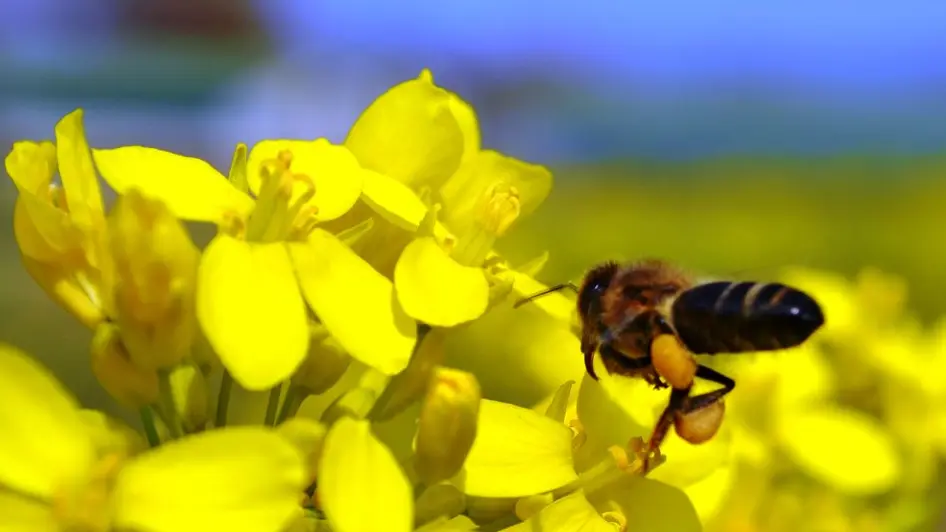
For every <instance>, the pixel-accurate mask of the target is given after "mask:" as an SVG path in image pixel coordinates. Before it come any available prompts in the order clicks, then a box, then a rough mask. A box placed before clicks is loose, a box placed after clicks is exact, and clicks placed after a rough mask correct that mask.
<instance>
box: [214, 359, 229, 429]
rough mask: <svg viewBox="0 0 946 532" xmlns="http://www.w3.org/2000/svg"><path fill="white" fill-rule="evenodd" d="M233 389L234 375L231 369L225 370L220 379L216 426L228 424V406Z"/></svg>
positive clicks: (215, 418)
mask: <svg viewBox="0 0 946 532" xmlns="http://www.w3.org/2000/svg"><path fill="white" fill-rule="evenodd" d="M232 389H233V377H232V376H231V375H230V372H229V371H227V370H223V377H221V379H220V393H219V394H218V395H217V414H216V416H215V417H214V426H215V427H216V428H220V427H225V426H226V425H227V408H229V406H230V390H232Z"/></svg>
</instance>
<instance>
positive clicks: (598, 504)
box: [450, 382, 700, 531]
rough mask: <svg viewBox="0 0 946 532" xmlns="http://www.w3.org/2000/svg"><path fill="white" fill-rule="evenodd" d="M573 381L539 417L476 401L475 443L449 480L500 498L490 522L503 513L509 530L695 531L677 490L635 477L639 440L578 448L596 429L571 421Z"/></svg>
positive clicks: (470, 492) (478, 495)
mask: <svg viewBox="0 0 946 532" xmlns="http://www.w3.org/2000/svg"><path fill="white" fill-rule="evenodd" d="M573 384H574V383H572V382H568V383H566V384H564V385H563V386H562V387H561V388H560V389H559V391H558V392H557V394H556V395H557V398H556V399H555V400H553V401H551V403H550V404H549V405H548V407H546V409H545V411H544V413H543V412H539V411H536V410H530V409H526V408H522V407H518V406H514V405H510V404H506V403H501V402H498V401H491V400H487V399H484V400H483V401H482V402H481V405H480V414H479V421H478V425H477V437H476V440H475V441H474V443H473V447H472V449H471V450H470V453H469V456H468V457H467V459H466V461H465V463H464V466H463V469H462V470H461V472H460V473H459V474H458V475H457V476H456V477H454V478H453V479H451V481H450V482H451V483H453V484H454V485H455V486H457V487H458V488H459V489H460V490H461V491H462V492H463V493H465V494H466V495H467V497H472V498H474V499H479V500H480V504H482V501H483V500H492V501H494V502H496V503H499V502H500V501H508V502H507V503H505V504H504V505H501V506H499V508H504V509H505V511H500V512H499V513H498V514H494V515H493V519H496V518H497V517H496V515H503V514H504V513H507V512H508V513H514V514H515V515H516V516H518V517H519V519H521V520H523V523H522V524H519V525H514V526H513V527H512V528H509V530H530V529H532V528H529V527H536V526H537V527H540V528H539V529H540V530H556V531H558V530H562V531H567V530H584V529H585V528H584V527H588V528H590V529H593V530H594V529H598V528H600V527H602V526H612V525H609V524H608V523H614V524H616V525H618V527H619V529H621V530H679V531H685V530H700V522H699V519H698V518H697V514H696V512H695V510H694V508H693V506H692V504H691V503H690V501H689V500H688V499H687V497H686V495H685V494H684V493H683V492H682V491H680V490H678V489H675V488H673V487H672V486H669V485H667V484H664V483H662V482H659V481H656V480H651V479H649V478H645V477H644V476H643V474H642V473H643V470H642V468H643V466H644V462H643V459H644V458H645V456H644V454H642V447H643V441H642V440H641V439H640V438H631V439H629V440H625V442H624V443H623V445H626V447H622V446H619V445H611V446H609V447H608V448H606V449H600V448H595V449H590V448H587V447H586V445H588V443H589V442H592V440H593V439H594V438H599V436H598V435H596V434H594V432H592V431H593V430H598V429H600V428H601V427H594V428H592V427H588V426H586V425H585V424H584V423H583V422H582V421H581V420H580V419H579V418H577V417H575V416H576V410H575V405H574V403H573V402H572V400H571V399H570V395H571V388H572V385H573ZM577 401H578V403H580V402H581V401H582V398H581V397H579V398H578V399H577ZM569 403H571V404H572V406H571V407H570V408H569V407H568V406H567V405H569ZM566 420H568V421H567V423H566ZM618 422H619V421H618ZM599 439H600V438H599ZM628 442H630V443H628ZM661 467H664V466H663V465H659V467H657V469H656V470H654V473H656V472H657V471H659V470H660V468H661ZM470 504H475V503H474V502H471V503H470Z"/></svg>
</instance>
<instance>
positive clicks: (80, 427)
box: [0, 344, 94, 499]
mask: <svg viewBox="0 0 946 532" xmlns="http://www.w3.org/2000/svg"><path fill="white" fill-rule="evenodd" d="M0 405H2V407H0V427H3V437H2V438H0V485H2V486H4V487H6V488H8V489H12V490H14V491H17V492H19V493H21V494H25V495H31V496H34V497H38V498H43V499H49V498H51V497H52V496H53V495H54V494H55V492H56V490H57V489H59V488H62V487H63V486H64V484H65V483H67V482H70V481H74V480H76V479H80V478H81V477H82V475H83V474H84V473H85V472H86V470H87V469H88V468H89V467H91V464H92V461H93V459H94V455H93V448H92V439H91V437H90V436H89V434H88V431H87V429H86V425H85V422H84V421H83V419H82V417H81V416H80V415H79V410H78V406H77V405H76V402H75V400H74V399H73V398H72V396H70V395H69V393H68V392H67V391H66V390H65V389H64V388H63V387H62V385H61V384H60V383H59V382H58V381H56V379H55V378H54V377H53V376H52V375H51V374H50V373H49V371H48V370H47V369H46V368H44V367H43V366H41V365H40V364H39V363H38V362H36V361H35V360H34V359H32V358H30V357H29V356H28V355H27V354H25V353H23V352H22V351H20V350H18V349H16V348H14V347H11V346H5V345H2V344H0Z"/></svg>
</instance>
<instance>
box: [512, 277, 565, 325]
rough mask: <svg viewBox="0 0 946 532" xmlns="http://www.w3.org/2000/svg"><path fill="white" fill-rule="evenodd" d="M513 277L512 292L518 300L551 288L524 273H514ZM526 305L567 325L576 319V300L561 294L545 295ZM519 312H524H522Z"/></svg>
mask: <svg viewBox="0 0 946 532" xmlns="http://www.w3.org/2000/svg"><path fill="white" fill-rule="evenodd" d="M512 277H513V285H512V290H513V292H514V293H515V294H516V296H517V297H518V298H527V297H529V296H531V295H533V294H538V293H539V292H543V291H545V290H547V289H548V288H549V286H548V285H545V284H542V283H540V282H539V281H536V280H535V279H533V278H532V277H531V276H529V275H526V274H524V273H520V272H513V273H512ZM526 304H527V305H529V306H535V307H536V308H538V309H541V310H542V311H543V312H546V313H548V314H549V316H551V317H553V318H555V319H557V320H559V321H562V322H565V323H568V322H571V321H572V319H573V318H574V317H575V302H574V299H569V298H568V297H566V296H565V295H564V294H563V293H561V292H554V293H551V294H547V295H544V296H542V297H539V298H536V299H533V300H532V301H530V302H528V303H526ZM519 312H523V311H522V310H520V311H519Z"/></svg>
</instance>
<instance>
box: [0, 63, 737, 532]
mask: <svg viewBox="0 0 946 532" xmlns="http://www.w3.org/2000/svg"><path fill="white" fill-rule="evenodd" d="M6 169H7V173H8V174H9V176H10V177H11V178H12V180H13V182H14V183H15V185H16V187H17V190H18V196H17V201H16V206H15V215H14V224H13V230H14V233H15V236H16V240H17V243H18V245H19V248H20V251H21V255H22V260H23V264H24V266H25V268H26V269H27V271H28V272H29V273H30V275H31V276H32V277H33V279H35V281H36V282H37V283H38V284H39V285H40V286H41V287H42V288H43V289H44V290H45V291H46V292H47V293H48V294H49V296H50V297H52V298H53V299H54V300H55V301H56V302H58V303H59V304H60V305H61V306H62V307H63V308H64V309H66V310H67V311H68V312H70V313H71V314H72V315H74V316H75V317H76V318H77V319H78V320H79V321H80V322H81V323H83V324H84V325H85V326H87V327H88V328H89V330H90V333H91V337H92V339H91V342H90V366H91V368H92V370H93V372H94V374H95V375H96V377H97V378H98V380H99V381H100V383H101V384H102V386H103V387H104V388H105V389H106V390H107V391H108V392H109V393H110V394H111V395H112V396H113V397H114V398H115V399H116V400H117V401H118V402H120V403H121V404H123V405H124V406H126V407H128V408H131V409H134V410H137V411H138V412H139V414H140V416H141V422H142V428H143V432H142V434H141V435H139V434H138V433H137V432H136V431H134V430H131V429H130V428H129V427H127V426H124V425H123V424H121V423H120V422H118V421H116V420H113V419H110V418H108V417H105V416H104V415H102V414H101V413H98V412H95V411H92V410H83V409H81V408H80V407H79V406H78V404H77V402H76V400H75V399H74V398H73V397H72V396H71V395H70V393H69V392H68V391H66V390H64V389H62V387H61V385H60V384H59V383H58V382H57V381H56V379H55V378H53V377H52V375H51V374H50V372H49V371H48V370H46V369H45V368H43V367H41V366H39V365H38V364H37V363H36V362H34V361H33V360H32V359H31V358H30V357H29V356H28V355H26V354H25V353H23V352H21V351H19V350H17V349H16V348H13V347H10V346H5V347H2V348H0V402H2V404H3V406H2V407H0V422H2V426H3V428H4V438H3V439H2V442H0V524H2V525H3V528H4V529H7V528H12V529H15V530H36V531H40V530H42V531H49V530H62V531H75V530H81V531H83V532H105V531H112V530H122V531H127V530H131V531H140V532H172V531H174V532H187V531H210V530H228V531H247V532H257V531H260V532H262V531H274V532H280V531H300V532H301V531H305V530H335V531H337V532H377V531H391V532H398V531H404V532H407V531H411V530H424V531H428V532H434V531H437V530H444V531H446V530H472V529H475V528H476V527H477V526H488V527H489V528H491V529H496V530H501V529H507V530H545V531H565V532H567V531H572V530H575V531H577V530H589V529H593V530H613V529H615V528H618V529H620V530H656V529H670V530H676V531H687V530H698V529H699V528H700V526H701V525H700V520H699V517H698V516H700V515H703V512H702V511H701V510H700V508H699V507H694V505H693V504H692V503H691V500H690V499H691V498H692V495H691V496H688V494H689V491H692V490H698V489H703V490H704V491H705V490H707V489H712V488H707V487H706V484H705V483H706V482H707V481H714V480H713V479H714V478H716V476H714V475H715V472H716V471H717V470H718V469H719V468H720V467H721V465H722V464H723V461H724V460H725V459H727V457H728V456H729V452H728V448H729V438H728V436H727V435H726V434H722V435H720V436H719V437H717V438H716V439H715V440H714V443H709V444H705V445H701V446H692V445H688V444H686V443H685V442H683V441H682V440H680V439H679V438H678V439H673V438H670V439H669V440H668V443H667V445H666V447H665V450H666V453H667V454H668V455H669V456H670V458H669V459H668V460H667V461H666V463H664V464H662V465H660V466H659V467H658V468H657V469H656V470H655V471H654V472H653V474H649V475H647V477H646V478H645V476H644V474H642V470H643V468H642V464H643V461H644V460H643V457H642V456H641V453H640V448H641V445H640V437H641V436H643V435H645V434H646V432H647V431H648V430H649V428H650V426H652V424H653V421H654V419H655V417H656V412H657V411H658V409H659V408H660V406H661V405H660V401H661V400H662V399H663V398H662V397H661V396H659V395H658V394H652V393H648V392H649V390H646V389H645V388H643V387H640V386H637V383H632V382H631V383H628V382H623V381H621V380H617V379H603V381H602V383H600V384H599V383H597V382H595V381H593V380H590V379H587V378H585V379H583V380H582V381H581V384H580V386H579V390H578V392H577V393H572V388H573V387H574V385H575V383H576V382H577V380H578V379H579V378H581V375H582V374H583V370H582V368H581V366H580V364H581V363H580V358H579V357H577V356H576V355H575V353H577V352H578V349H577V340H576V338H575V337H574V335H573V334H572V332H571V330H570V323H569V322H570V320H571V317H572V306H573V304H572V303H571V302H569V301H568V300H567V299H566V298H565V297H564V296H556V297H550V298H548V299H546V300H543V301H542V302H541V303H540V304H538V305H536V308H534V309H531V310H524V311H522V312H521V313H520V314H519V316H520V317H519V318H512V319H510V314H509V312H510V311H511V302H512V300H513V299H514V298H515V297H516V295H517V294H524V293H530V292H532V291H533V290H535V289H536V288H537V287H541V285H540V283H538V282H536V281H535V280H534V279H533V278H532V276H533V275H534V274H535V273H536V272H538V270H539V269H540V268H541V266H542V264H543V263H544V261H545V257H544V256H542V257H539V258H537V259H535V260H532V261H529V262H527V263H526V264H523V265H519V266H518V267H514V266H512V265H511V264H509V262H508V261H507V260H506V259H505V258H504V257H503V256H502V255H501V254H499V253H497V252H496V251H495V250H494V246H495V243H496V241H497V240H498V239H499V238H501V237H502V236H503V234H504V233H506V231H508V230H509V229H510V228H511V227H513V226H514V225H515V224H516V223H517V221H519V220H520V219H521V218H522V217H524V216H527V215H528V214H530V213H531V212H533V211H534V210H535V209H536V208H537V207H538V206H539V205H540V204H541V203H542V202H543V200H544V199H545V198H546V197H547V196H548V194H549V193H550V191H551V186H552V177H551V174H550V173H549V171H548V170H546V169H545V168H543V167H541V166H538V165H534V164H530V163H526V162H523V161H520V160H517V159H514V158H511V157H508V156H506V155H503V154H501V153H498V152H496V151H492V150H488V149H484V148H483V147H482V146H481V143H480V135H479V130H478V126H477V119H476V115H475V113H474V112H473V110H472V108H471V107H470V106H469V105H468V104H467V103H466V102H464V101H463V100H462V99H461V98H460V97H459V96H457V95H456V94H454V93H451V92H449V91H447V90H445V89H443V88H441V87H439V86H437V85H436V84H435V83H434V81H433V77H432V75H431V74H430V72H428V71H424V72H422V73H421V74H420V76H418V77H417V78H416V79H411V80H408V81H405V82H403V83H401V84H399V85H396V86H394V87H392V88H390V89H389V90H388V91H386V92H385V93H384V94H382V95H381V96H380V97H379V98H377V99H376V100H375V101H374V102H373V103H372V104H371V105H370V106H369V107H368V108H367V109H366V110H365V111H364V113H362V115H361V116H360V117H359V118H358V120H357V121H356V122H355V124H354V125H353V126H352V128H351V130H350V131H349V134H348V136H347V138H346V139H345V140H344V142H342V143H340V144H337V143H332V142H330V141H328V140H326V139H324V138H317V139H315V140H306V139H270V140H264V141H262V142H259V143H257V144H255V145H253V146H246V145H242V144H241V145H238V146H237V147H236V148H235V150H234V154H233V159H232V163H231V165H230V168H229V169H228V172H227V173H226V174H224V173H221V172H219V171H218V170H216V169H215V168H213V167H212V166H211V165H210V164H208V163H207V162H205V161H202V160H200V159H197V158H194V157H189V156H185V155H181V154H175V153H170V152H167V151H162V150H159V149H154V148H148V147H142V146H121V147H117V148H108V149H106V148H92V147H90V146H89V143H88V141H87V139H86V135H85V131H84V126H83V113H82V111H81V110H76V111H74V112H72V113H70V114H68V115H67V116H65V117H64V118H63V119H62V120H61V121H60V122H59V123H58V124H57V125H56V128H55V141H54V142H53V141H38V142H37V141H21V142H17V143H16V144H15V145H14V147H13V149H12V151H11V152H10V154H9V155H8V156H7V158H6ZM100 178H101V179H102V180H104V182H105V183H106V184H107V185H108V187H110V188H111V189H112V190H113V191H114V192H115V193H116V195H117V199H116V201H115V202H114V204H112V205H110V206H109V208H108V209H106V206H105V202H104V201H103V199H102V192H101V188H102V187H101V184H100V181H99V180H100ZM188 222H198V223H209V224H213V226H214V227H215V228H216V233H215V235H214V236H213V238H212V239H211V241H210V242H209V243H208V244H207V245H206V246H198V245H196V244H195V242H194V240H193V239H192V237H191V234H190V233H189V231H188V226H187V225H185V224H186V223H188ZM566 309H567V310H566ZM497 319H498V320H501V321H503V322H505V323H507V324H508V325H509V326H515V327H520V326H521V329H520V330H521V331H525V332H528V331H529V330H531V329H533V328H534V324H530V320H532V321H534V320H540V321H541V320H545V321H543V323H546V324H554V325H550V327H551V328H552V329H554V330H555V331H557V332H556V334H555V335H552V338H555V339H557V340H553V341H555V342H557V343H556V345H555V348H554V349H551V350H549V354H550V355H552V356H551V357H550V358H549V360H548V364H549V365H550V366H551V367H554V368H559V369H555V370H554V371H556V372H557V373H555V374H554V376H552V377H549V376H548V375H547V376H546V377H545V378H543V379H540V380H542V381H549V379H550V378H551V379H552V380H554V381H555V386H552V387H540V388H542V391H543V393H545V392H551V393H549V395H548V398H547V399H546V400H545V401H543V402H542V403H541V404H539V405H525V406H522V405H516V404H511V403H510V402H503V401H500V400H498V399H487V398H486V396H488V395H489V394H488V393H487V388H485V386H486V385H488V383H487V382H482V376H481V375H479V374H475V373H472V372H470V371H463V370H461V369H457V365H455V364H453V363H452V362H451V361H452V360H456V359H457V357H460V358H462V357H476V356H477V354H476V353H472V354H471V353H470V352H469V351H468V350H467V351H463V350H456V349H453V348H452V347H451V346H455V345H457V344H458V343H460V344H464V343H466V340H467V339H468V338H469V337H470V335H473V336H476V335H481V334H483V332H482V331H481V330H480V329H478V327H479V326H481V324H484V323H486V324H488V323H490V320H492V321H493V322H495V320H497ZM478 331H479V332H478ZM489 334H491V335H493V334H494V333H489ZM498 336H502V335H498ZM543 341H545V340H543ZM559 354H561V357H559ZM571 361H575V362H576V363H577V364H578V365H575V364H572V362H571ZM560 362H561V364H560ZM460 365H462V364H460ZM511 367H512V366H511ZM493 373H499V372H493ZM506 373H507V375H506V376H505V378H512V379H522V380H523V382H524V383H525V382H528V381H529V380H530V377H531V376H530V375H529V374H528V373H526V374H519V375H517V374H516V372H515V371H509V372H506ZM563 383H564V384H563ZM556 387H557V390H556V389H555V388H556ZM258 398H262V399H263V401H262V402H261V403H260V402H255V399H258ZM256 405H261V406H262V410H261V411H258V412H256V411H254V407H255V406H256ZM530 406H531V408H530ZM680 488H685V489H686V490H689V491H688V492H686V493H685V492H684V491H683V490H681V489H680ZM667 527H669V528H667Z"/></svg>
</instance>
